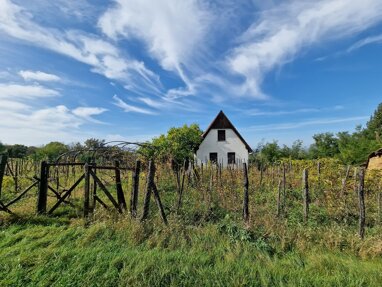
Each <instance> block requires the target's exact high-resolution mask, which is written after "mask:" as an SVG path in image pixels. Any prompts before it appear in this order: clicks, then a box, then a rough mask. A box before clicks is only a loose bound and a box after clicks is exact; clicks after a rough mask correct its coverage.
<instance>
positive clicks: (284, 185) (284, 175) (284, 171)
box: [281, 162, 286, 216]
mask: <svg viewBox="0 0 382 287" xmlns="http://www.w3.org/2000/svg"><path fill="white" fill-rule="evenodd" d="M285 206H286V168H285V162H284V163H283V192H282V201H281V212H282V215H283V216H284V214H285Z"/></svg>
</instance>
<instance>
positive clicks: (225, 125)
mask: <svg viewBox="0 0 382 287" xmlns="http://www.w3.org/2000/svg"><path fill="white" fill-rule="evenodd" d="M212 129H231V130H233V131H234V133H235V134H236V135H237V136H238V137H239V139H240V140H241V142H242V143H243V144H244V145H245V147H246V149H247V150H248V152H252V149H251V147H250V146H249V144H247V142H246V141H245V140H244V138H243V137H242V136H241V134H240V133H239V132H238V131H237V129H236V128H235V126H234V125H233V124H232V123H231V122H230V120H229V119H228V118H227V116H226V115H225V114H224V113H223V111H220V112H219V113H218V115H217V116H216V118H215V119H214V120H213V121H212V123H211V124H210V125H209V126H208V128H207V129H206V131H205V132H204V133H203V134H202V137H203V139H204V138H205V137H206V136H207V135H208V133H209V132H210V130H212Z"/></svg>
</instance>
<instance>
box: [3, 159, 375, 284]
mask: <svg viewBox="0 0 382 287" xmlns="http://www.w3.org/2000/svg"><path fill="white" fill-rule="evenodd" d="M284 163H285V164H284V165H283V163H281V165H275V166H269V167H268V168H267V169H266V170H258V169H257V167H256V166H253V165H251V166H250V169H249V180H250V185H249V187H250V222H249V224H244V223H243V221H242V218H241V210H242V201H243V187H242V171H241V170H239V169H226V170H222V172H221V173H220V172H219V170H217V169H216V168H214V167H208V168H206V167H205V168H204V170H203V172H202V170H200V169H199V170H198V173H199V175H200V180H197V179H196V178H195V177H192V176H191V175H190V177H188V175H187V174H186V178H185V190H184V198H183V200H184V202H183V205H182V208H181V209H180V210H178V211H177V208H176V201H177V186H176V179H175V174H174V172H173V170H172V169H171V168H170V167H169V166H168V165H159V164H158V165H157V173H156V183H157V186H158V190H159V192H160V194H161V199H162V202H163V205H164V207H165V212H166V214H167V215H168V220H169V224H168V226H165V225H164V224H163V223H162V222H161V219H160V218H159V216H158V211H157V208H156V206H155V204H154V203H152V206H151V209H150V213H149V219H148V220H147V221H145V222H143V223H141V222H139V217H138V219H136V220H133V219H131V218H130V215H129V213H128V212H127V213H125V214H123V215H118V214H116V213H115V212H113V211H111V210H109V211H106V210H104V209H103V208H102V206H101V205H97V208H96V211H95V213H94V214H93V216H92V218H91V221H90V223H87V224H85V221H84V220H83V219H82V206H83V185H82V184H81V185H80V186H79V188H78V189H76V191H75V193H74V194H73V196H72V197H71V198H70V203H71V205H68V204H67V205H63V206H61V207H59V208H58V209H57V210H56V211H55V212H54V213H53V215H52V216H50V217H47V216H35V215H34V214H35V203H36V197H35V194H34V192H31V193H30V194H29V195H28V196H27V197H26V198H24V199H23V200H22V201H20V202H19V203H17V204H16V205H15V206H13V207H12V211H13V212H14V213H15V214H16V216H12V215H7V214H5V213H0V218H1V222H2V223H1V227H0V258H2V260H1V261H0V286H3V285H4V286H26V285H28V286H68V285H69V286H126V285H134V286H179V285H182V286H195V284H199V285H203V286H216V285H218V286H242V285H246V286H379V285H380V282H381V280H382V275H381V273H380V270H381V268H382V258H381V256H382V237H381V234H382V233H381V231H382V227H381V213H380V212H381V211H380V210H379V207H378V204H380V202H379V197H378V196H379V194H380V192H381V190H380V184H381V177H380V175H378V174H369V175H368V177H367V181H366V190H367V192H366V214H367V229H366V237H365V239H364V240H361V239H360V238H359V236H358V235H357V226H358V201H357V195H356V192H355V187H356V186H357V184H356V181H355V179H354V177H349V178H348V179H347V181H346V182H345V183H346V184H345V187H344V188H343V183H342V179H343V178H344V177H345V174H346V168H345V167H344V166H342V165H341V164H340V162H339V161H336V160H322V161H321V162H320V164H321V170H320V174H318V170H317V168H316V167H317V162H315V161H311V160H305V161H304V160H300V161H285V162H284ZM283 166H285V167H286V168H287V173H286V178H287V184H286V198H285V200H286V202H285V206H286V209H285V213H283V214H282V216H281V217H277V212H276V210H277V193H278V186H279V184H278V183H279V180H280V179H281V178H282V167H283ZM304 168H308V169H309V171H310V174H309V178H310V181H309V183H310V192H311V212H310V216H309V220H308V222H307V223H304V222H303V217H302V193H301V175H302V169H304ZM58 171H59V174H60V175H61V176H62V177H63V178H61V179H60V183H61V185H62V187H61V188H60V190H61V189H64V188H65V186H66V184H68V185H70V183H71V182H73V181H74V180H75V179H76V178H77V177H78V176H79V174H80V173H81V172H82V167H77V168H75V170H74V171H75V174H76V176H75V175H73V170H71V172H70V173H69V178H68V179H67V181H68V182H67V183H65V176H66V172H65V167H62V168H61V169H60V168H58ZM51 174H52V176H51V182H52V184H54V183H55V174H56V172H55V169H53V170H52V172H51ZM97 174H98V175H99V177H100V178H101V179H103V181H104V182H105V184H106V186H107V187H108V188H109V189H110V190H111V191H112V192H113V194H114V196H115V187H114V186H113V184H112V183H113V172H111V171H103V172H102V173H101V172H98V173H97ZM350 174H353V169H352V170H351V173H350ZM122 178H123V189H124V191H125V194H126V196H127V194H128V193H129V191H130V190H131V187H132V182H131V180H130V179H131V172H130V171H122ZM145 178H146V172H145V169H143V172H142V174H141V180H140V197H139V210H138V211H139V214H140V213H141V212H142V202H143V190H144V189H145ZM6 182H7V184H6V185H5V190H3V191H4V194H3V200H4V201H5V202H7V201H8V200H9V199H11V198H13V197H14V195H15V192H14V187H13V182H12V180H11V178H10V177H9V176H7V177H6ZM24 184H25V185H27V184H28V183H27V182H25V183H24ZM99 196H101V194H99ZM102 199H103V200H104V201H105V202H107V198H105V197H102ZM128 199H129V197H127V200H128ZM55 201H56V198H55V197H54V196H53V194H51V196H49V198H48V205H49V206H52V205H53V204H54V202H55ZM107 203H108V202H107ZM108 204H109V203H108Z"/></svg>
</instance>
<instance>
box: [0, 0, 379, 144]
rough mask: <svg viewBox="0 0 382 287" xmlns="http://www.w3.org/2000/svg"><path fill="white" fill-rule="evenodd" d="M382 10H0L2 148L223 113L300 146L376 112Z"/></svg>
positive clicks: (253, 134)
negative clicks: (300, 141) (300, 142)
mask: <svg viewBox="0 0 382 287" xmlns="http://www.w3.org/2000/svg"><path fill="white" fill-rule="evenodd" d="M381 45H382V1H380V0H353V1H348V0H314V1H301V0H298V1H297V0H295V1H293V0H291V1H271V0H269V1H266V0H263V1H260V0H246V1H244V0H242V1H234V0H221V1H208V0H183V1H178V0H161V1H159V0H158V1H153V0H115V1H101V0H97V1H95V0H92V1H90V0H88V1H85V0H82V1H66V0H56V1H50V0H31V1H22V0H12V1H11V0H0V108H1V109H0V141H1V142H3V143H8V144H13V143H22V144H26V145H41V144H44V143H48V142H50V141H55V140H58V141H62V142H65V143H71V142H75V141H83V140H85V139H87V138H90V137H95V138H103V139H106V140H129V141H144V140H148V139H150V138H152V137H154V136H157V135H159V134H161V133H164V132H166V130H168V129H169V128H170V127H172V126H180V125H183V124H185V123H187V124H190V123H194V122H195V123H198V124H199V125H200V126H201V128H202V129H205V128H206V127H207V126H208V124H209V123H210V122H211V120H212V119H213V118H214V117H215V116H216V114H217V113H218V112H219V110H221V109H222V110H224V112H225V113H226V114H227V116H228V117H229V118H230V119H231V121H232V122H233V123H234V124H235V125H236V127H237V129H238V130H239V131H240V132H241V133H242V134H243V136H244V137H245V138H246V140H247V142H248V143H249V144H250V145H252V146H256V145H257V144H258V143H259V142H261V141H263V140H265V141H271V140H273V139H275V140H278V142H279V143H280V144H291V143H292V142H293V141H294V140H296V139H301V140H303V141H304V143H305V145H308V144H310V143H311V142H312V135H313V134H315V133H319V132H326V131H330V132H338V131H344V130H349V131H352V130H354V127H355V126H356V125H360V124H361V125H364V124H365V123H366V121H367V119H368V118H369V116H370V115H371V113H372V112H373V111H374V109H375V108H376V106H377V105H378V104H379V103H380V102H382V93H381V90H382V89H381V88H382V49H381V47H382V46H381Z"/></svg>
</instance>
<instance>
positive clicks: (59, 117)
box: [0, 101, 103, 145]
mask: <svg viewBox="0 0 382 287" xmlns="http://www.w3.org/2000/svg"><path fill="white" fill-rule="evenodd" d="M0 104H2V103H1V101H0ZM16 104H17V105H19V103H16ZM11 107H15V105H14V104H12V103H11ZM25 107H26V108H27V109H21V108H25ZM101 111H103V109H102V108H93V110H92V111H91V110H87V108H84V107H78V108H75V109H73V110H71V109H69V108H67V107H66V106H65V105H58V106H55V107H49V108H42V109H36V108H33V109H32V108H30V107H28V106H23V107H20V109H7V110H3V111H2V112H1V113H0V134H1V135H2V136H1V140H2V141H4V142H6V143H26V144H28V145H31V144H38V143H43V142H44V143H47V142H49V141H57V140H61V141H64V142H68V141H70V140H75V139H76V140H78V139H83V138H85V139H86V137H89V136H90V135H86V133H85V132H84V131H81V130H80V127H81V126H82V125H84V124H86V123H88V122H94V121H95V119H93V118H92V117H91V116H93V115H96V114H100V113H101Z"/></svg>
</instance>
